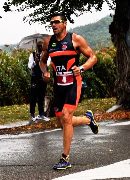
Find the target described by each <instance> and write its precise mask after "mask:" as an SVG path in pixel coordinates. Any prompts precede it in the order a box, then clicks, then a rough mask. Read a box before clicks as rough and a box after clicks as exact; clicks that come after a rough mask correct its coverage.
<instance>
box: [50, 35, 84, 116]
mask: <svg viewBox="0 0 130 180" xmlns="http://www.w3.org/2000/svg"><path fill="white" fill-rule="evenodd" d="M48 53H49V56H50V57H51V65H52V67H53V73H54V110H55V115H56V116H61V115H62V109H63V107H66V108H71V109H75V108H76V107H77V105H78V102H79V98H80V94H81V87H82V78H81V75H79V76H76V77H75V76H74V75H73V71H72V69H71V68H72V67H73V66H74V65H76V66H78V65H79V54H78V53H77V52H76V50H75V49H74V47H73V43H72V33H67V35H66V36H65V37H64V39H63V40H61V41H57V40H56V37H55V35H52V36H51V39H50V42H49V45H48Z"/></svg>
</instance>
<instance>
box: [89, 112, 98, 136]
mask: <svg viewBox="0 0 130 180" xmlns="http://www.w3.org/2000/svg"><path fill="white" fill-rule="evenodd" d="M87 112H90V113H91V114H92V117H93V122H94V123H95V124H96V126H97V131H95V132H93V131H92V132H93V133H94V134H98V131H99V125H98V124H97V122H96V121H95V119H94V115H93V112H92V111H91V110H88V111H87ZM89 126H90V125H89ZM90 128H91V127H90ZM91 130H92V129H91Z"/></svg>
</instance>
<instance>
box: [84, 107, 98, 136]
mask: <svg viewBox="0 0 130 180" xmlns="http://www.w3.org/2000/svg"><path fill="white" fill-rule="evenodd" d="M85 115H86V117H88V118H89V119H90V124H89V127H90V128H91V130H92V132H93V133H94V134H97V133H98V124H97V123H96V121H95V120H94V115H93V113H92V111H91V110H87V112H86V113H85Z"/></svg>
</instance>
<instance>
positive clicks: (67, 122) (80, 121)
mask: <svg viewBox="0 0 130 180" xmlns="http://www.w3.org/2000/svg"><path fill="white" fill-rule="evenodd" d="M62 113H63V115H62V116H61V117H60V120H61V123H62V126H63V147H64V154H65V155H69V153H70V146H71V141H72V137H73V128H74V126H78V125H85V124H88V125H89V124H90V119H89V118H87V117H86V116H81V117H79V116H78V117H76V116H73V114H74V110H72V109H68V108H65V107H64V108H63V110H62Z"/></svg>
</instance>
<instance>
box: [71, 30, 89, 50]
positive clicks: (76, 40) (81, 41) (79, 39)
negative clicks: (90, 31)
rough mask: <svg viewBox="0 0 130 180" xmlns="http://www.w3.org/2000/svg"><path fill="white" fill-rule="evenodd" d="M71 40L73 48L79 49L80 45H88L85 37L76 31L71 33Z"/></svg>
mask: <svg viewBox="0 0 130 180" xmlns="http://www.w3.org/2000/svg"><path fill="white" fill-rule="evenodd" d="M72 42H73V46H74V48H75V49H79V48H80V47H82V46H85V47H87V46H88V43H87V41H86V39H85V38H84V37H83V36H81V35H79V34H76V33H73V35H72Z"/></svg>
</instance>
